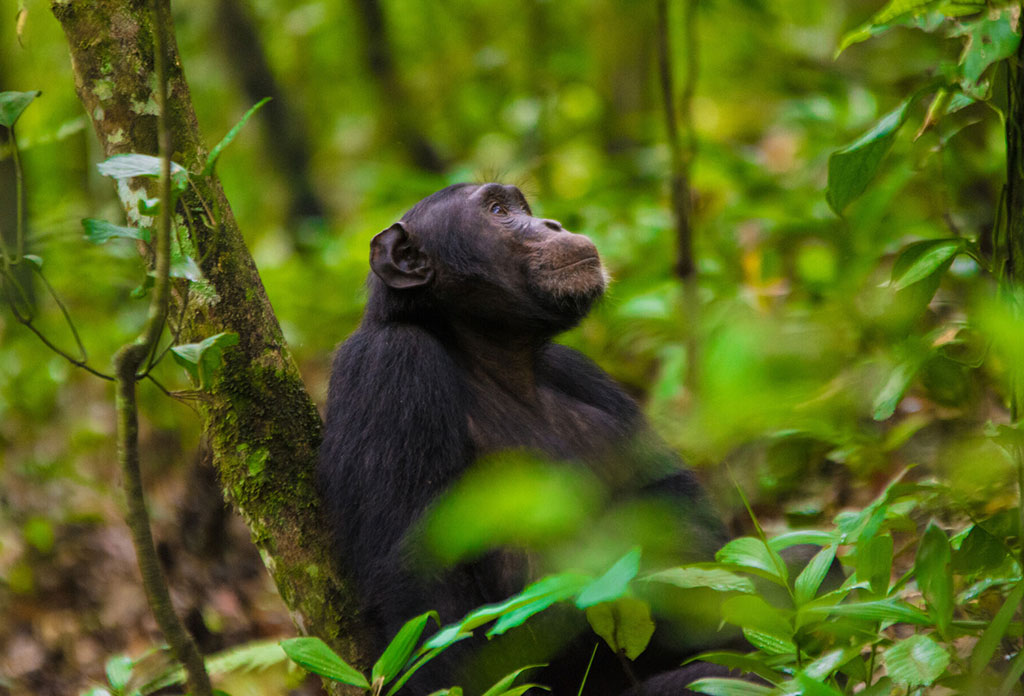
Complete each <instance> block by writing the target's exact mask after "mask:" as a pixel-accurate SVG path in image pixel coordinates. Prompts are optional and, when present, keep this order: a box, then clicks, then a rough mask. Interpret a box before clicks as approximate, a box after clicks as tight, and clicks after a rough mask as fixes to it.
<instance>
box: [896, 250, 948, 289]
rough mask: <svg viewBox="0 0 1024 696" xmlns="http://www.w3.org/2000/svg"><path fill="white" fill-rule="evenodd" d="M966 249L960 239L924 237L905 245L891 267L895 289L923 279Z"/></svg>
mask: <svg viewBox="0 0 1024 696" xmlns="http://www.w3.org/2000/svg"><path fill="white" fill-rule="evenodd" d="M964 249H966V243H965V242H964V240H962V239H926V240H924V241H921V242H914V243H913V244H910V245H908V246H906V247H905V248H904V249H903V251H901V252H900V255H899V256H898V257H897V258H896V261H895V263H893V267H892V283H893V288H894V289H895V290H902V289H903V288H905V287H907V286H908V285H913V284H914V283H916V282H918V281H920V280H924V279H925V278H927V277H928V276H930V275H931V274H932V273H935V272H936V271H938V270H940V269H942V267H943V266H945V265H946V264H947V263H948V262H949V261H950V259H952V258H953V257H954V256H956V255H957V254H959V253H960V252H962V251H963V250H964Z"/></svg>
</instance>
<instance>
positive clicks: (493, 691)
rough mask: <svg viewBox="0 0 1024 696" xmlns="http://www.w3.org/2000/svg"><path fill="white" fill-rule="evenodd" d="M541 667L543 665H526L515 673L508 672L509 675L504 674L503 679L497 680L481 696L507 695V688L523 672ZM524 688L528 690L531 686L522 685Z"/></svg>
mask: <svg viewBox="0 0 1024 696" xmlns="http://www.w3.org/2000/svg"><path fill="white" fill-rule="evenodd" d="M543 666H544V665H527V666H526V667H520V668H519V669H517V670H516V671H515V672H510V673H509V674H506V675H505V676H504V677H502V678H501V679H499V680H498V681H497V682H496V683H495V684H494V686H492V687H491V688H489V689H488V690H487V691H485V692H484V693H483V696H502V694H507V693H509V688H510V687H511V686H512V683H513V682H514V681H515V680H516V679H517V678H518V677H519V675H520V674H522V673H523V672H525V671H526V670H528V669H535V668H537V667H543ZM524 686H527V688H528V687H529V686H532V685H524Z"/></svg>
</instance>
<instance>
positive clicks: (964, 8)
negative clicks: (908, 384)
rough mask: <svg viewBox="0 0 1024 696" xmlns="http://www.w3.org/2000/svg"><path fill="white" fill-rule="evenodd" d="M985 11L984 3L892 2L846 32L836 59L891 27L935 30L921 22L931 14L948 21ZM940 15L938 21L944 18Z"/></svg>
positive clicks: (961, 0)
mask: <svg viewBox="0 0 1024 696" xmlns="http://www.w3.org/2000/svg"><path fill="white" fill-rule="evenodd" d="M983 9H985V2H984V0H952V1H951V0H890V2H889V3H888V4H887V5H886V6H885V7H883V8H882V9H881V10H879V11H878V12H876V13H875V15H874V16H873V17H872V18H871V19H870V20H868V21H867V22H866V23H864V24H862V25H860V26H859V27H857V28H856V29H853V30H852V31H849V32H847V33H846V34H845V35H844V36H843V38H842V39H841V40H840V43H839V48H838V50H836V56H837V57H838V56H839V54H840V53H842V52H843V51H844V50H846V49H847V48H848V47H850V46H852V45H853V44H856V43H860V42H861V41H866V40H868V39H870V38H871V37H872V36H877V35H878V34H881V33H882V32H885V31H888V30H889V29H891V28H892V27H895V26H901V25H908V24H909V25H915V24H916V25H917V26H918V27H919V28H923V29H925V30H934V29H932V27H934V26H935V25H934V23H932V22H928V23H926V24H924V25H922V24H921V22H920V20H919V19H918V18H919V17H920V16H921V15H925V14H926V13H929V12H936V11H937V12H940V13H941V15H945V16H946V17H959V16H960V15H964V14H974V13H975V12H979V11H980V10H983ZM941 15H939V17H940V18H941Z"/></svg>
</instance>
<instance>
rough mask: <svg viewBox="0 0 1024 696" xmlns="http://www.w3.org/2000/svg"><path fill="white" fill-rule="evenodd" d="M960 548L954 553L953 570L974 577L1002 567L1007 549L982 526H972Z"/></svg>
mask: <svg viewBox="0 0 1024 696" xmlns="http://www.w3.org/2000/svg"><path fill="white" fill-rule="evenodd" d="M969 529H970V531H969V532H968V533H967V536H966V537H965V538H964V540H963V541H962V542H961V543H960V548H959V549H957V550H956V551H954V552H953V570H954V571H955V572H958V573H961V574H964V575H968V574H969V575H974V574H977V573H980V572H984V571H986V570H992V569H995V568H998V567H999V566H1000V565H1002V563H1003V561H1004V560H1005V559H1006V554H1007V550H1006V547H1005V546H1004V545H1003V544H1002V543H1001V542H1000V541H999V539H997V538H996V537H994V536H993V535H992V534H990V533H989V531H988V530H986V529H985V528H984V527H982V526H981V525H980V524H976V525H972V526H971V527H970V528H969Z"/></svg>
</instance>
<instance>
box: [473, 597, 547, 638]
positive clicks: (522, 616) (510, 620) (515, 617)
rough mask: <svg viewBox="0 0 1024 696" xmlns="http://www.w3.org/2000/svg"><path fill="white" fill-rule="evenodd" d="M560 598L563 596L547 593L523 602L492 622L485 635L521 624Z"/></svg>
mask: <svg viewBox="0 0 1024 696" xmlns="http://www.w3.org/2000/svg"><path fill="white" fill-rule="evenodd" d="M562 599H563V597H560V596H558V595H548V596H547V597H543V598H541V599H538V600H537V601H535V602H530V603H529V604H524V605H523V606H521V607H519V608H518V609H513V610H512V611H510V612H509V613H507V614H505V615H503V616H501V617H500V618H499V619H498V620H497V621H495V622H494V626H492V627H491V628H490V629H489V630H488V631H487V637H488V638H491V637H493V636H500V635H501V634H502V633H505V632H506V631H508V630H509V629H512V628H515V627H516V626H521V625H522V624H524V623H525V622H526V620H527V619H529V618H530V617H531V616H533V615H534V614H538V613H540V612H542V611H544V610H545V609H547V608H548V607H550V606H551V605H552V604H555V603H556V602H560V601H561V600H562Z"/></svg>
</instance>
